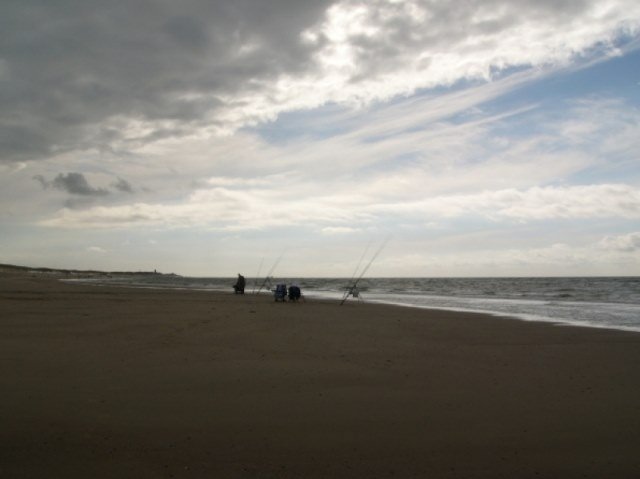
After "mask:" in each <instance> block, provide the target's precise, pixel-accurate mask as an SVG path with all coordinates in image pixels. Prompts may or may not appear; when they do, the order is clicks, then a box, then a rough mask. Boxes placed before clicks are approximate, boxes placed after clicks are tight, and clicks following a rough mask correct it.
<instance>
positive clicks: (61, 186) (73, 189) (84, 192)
mask: <svg viewBox="0 0 640 479" xmlns="http://www.w3.org/2000/svg"><path fill="white" fill-rule="evenodd" d="M33 179H34V180H36V181H37V182H38V183H40V184H41V185H42V187H43V188H44V189H48V188H55V189H57V190H61V191H66V192H67V193H69V194H71V195H78V196H89V197H91V196H106V195H108V194H109V191H107V190H106V189H104V188H94V187H93V186H91V185H90V184H89V182H88V181H87V179H86V178H85V177H84V175H83V174H82V173H67V174H64V173H60V174H59V175H58V176H56V177H55V178H54V179H53V180H52V181H48V180H47V179H46V178H45V177H44V176H42V175H35V176H34V177H33ZM119 180H121V179H120V178H119ZM121 181H122V182H123V184H124V185H127V186H129V187H130V185H129V184H128V183H127V182H126V181H124V180H121Z"/></svg>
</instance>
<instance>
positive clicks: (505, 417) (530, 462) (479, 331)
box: [0, 270, 640, 479]
mask: <svg viewBox="0 0 640 479" xmlns="http://www.w3.org/2000/svg"><path fill="white" fill-rule="evenodd" d="M57 278H58V276H57V275H55V274H49V275H47V274H34V273H29V272H19V271H8V270H5V271H1V272H0V331H1V334H0V391H1V394H0V477H2V478H28V477H29V478H67V479H68V478H170V477H175V478H334V477H340V478H387V477H389V478H390V477H396V478H409V477H420V478H502V477H504V478H564V479H566V478H583V477H590V478H637V477H640V454H639V453H638V451H640V334H638V333H630V332H621V331H612V330H603V329H602V330H600V329H586V328H577V327H562V326H555V325H551V324H543V323H533V322H524V321H518V320H512V319H504V318H493V317H490V316H483V315H477V314H462V313H453V312H443V311H435V310H419V309H409V308H399V307H391V306H382V305H372V304H366V303H357V302H354V301H351V302H347V303H346V304H345V305H344V306H342V307H341V306H339V305H338V304H337V303H334V302H322V301H312V300H309V299H308V300H307V301H306V302H302V303H298V304H290V303H286V304H283V303H275V302H274V301H273V299H272V298H271V297H269V296H256V295H244V296H242V295H234V294H232V293H231V292H230V294H213V293H207V292H195V291H162V290H150V289H127V288H115V287H102V286H91V285H83V284H68V283H62V282H59V281H58V280H57Z"/></svg>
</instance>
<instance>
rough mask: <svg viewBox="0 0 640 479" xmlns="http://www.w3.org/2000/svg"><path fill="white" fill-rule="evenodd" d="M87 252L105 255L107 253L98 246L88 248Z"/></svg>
mask: <svg viewBox="0 0 640 479" xmlns="http://www.w3.org/2000/svg"><path fill="white" fill-rule="evenodd" d="M87 251H89V252H90V253H98V254H105V253H106V252H107V250H106V249H104V248H101V247H100V246H89V247H88V248H87Z"/></svg>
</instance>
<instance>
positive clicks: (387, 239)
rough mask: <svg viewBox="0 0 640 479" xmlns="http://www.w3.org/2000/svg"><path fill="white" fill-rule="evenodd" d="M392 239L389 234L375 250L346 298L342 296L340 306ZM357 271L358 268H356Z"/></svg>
mask: <svg viewBox="0 0 640 479" xmlns="http://www.w3.org/2000/svg"><path fill="white" fill-rule="evenodd" d="M390 239H391V237H390V236H388V237H387V238H386V239H385V240H384V241H383V242H382V244H381V245H380V247H379V248H378V250H377V251H376V252H375V254H374V255H373V256H372V257H371V260H370V261H369V263H367V266H365V268H364V269H363V270H362V273H360V276H358V279H356V280H355V281H354V282H353V285H351V286H350V287H349V288H348V289H347V291H346V294H345V296H344V298H342V301H341V302H340V306H342V305H343V304H344V302H345V301H346V300H347V298H348V297H349V294H352V293H353V290H354V289H355V288H356V286H357V285H358V282H359V281H360V280H361V279H362V277H363V276H364V275H365V273H366V272H367V271H368V270H369V267H370V266H371V265H372V264H373V262H374V261H375V259H376V258H377V257H378V255H379V254H380V253H381V252H382V250H383V249H384V247H385V246H386V245H387V243H388V242H389V240H390ZM356 271H357V270H356Z"/></svg>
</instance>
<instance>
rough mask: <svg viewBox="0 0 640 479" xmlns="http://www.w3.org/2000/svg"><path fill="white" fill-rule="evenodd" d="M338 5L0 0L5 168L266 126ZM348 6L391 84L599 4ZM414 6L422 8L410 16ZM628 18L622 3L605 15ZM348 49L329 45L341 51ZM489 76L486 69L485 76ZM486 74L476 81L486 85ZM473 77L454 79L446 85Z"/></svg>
mask: <svg viewBox="0 0 640 479" xmlns="http://www.w3.org/2000/svg"><path fill="white" fill-rule="evenodd" d="M335 3H338V0H269V1H265V0H233V1H230V0H185V1H180V2H176V1H173V0H137V1H134V2H132V1H124V0H114V1H108V2H107V1H102V0H86V1H84V2H77V1H71V0H60V1H55V2H54V1H50V0H40V1H37V0H34V1H30V0H24V1H15V0H9V1H7V2H3V3H2V4H1V6H0V162H15V161H28V160H35V159H41V158H46V157H49V156H51V155H53V154H59V153H63V152H66V151H70V150H77V149H98V150H100V151H115V150H116V149H117V148H118V147H121V145H119V144H120V143H127V142H129V141H130V140H131V139H130V134H129V133H128V132H126V131H124V127H125V126H126V124H127V120H136V121H138V122H141V123H143V124H144V125H145V128H144V129H139V130H138V131H142V130H144V131H145V133H144V136H143V137H140V138H135V139H133V142H132V143H129V144H130V145H131V146H130V147H133V146H136V145H138V144H140V143H143V144H144V143H146V142H152V141H155V140H156V139H158V138H163V137H167V136H180V135H183V134H184V133H185V132H187V131H193V129H194V128H196V127H202V126H226V125H225V123H224V122H225V121H229V120H228V119H225V116H224V113H226V112H228V111H229V110H231V109H234V113H236V112H237V111H238V110H241V109H242V107H243V106H244V104H243V103H242V102H243V101H244V102H245V104H246V103H247V102H249V100H247V98H250V97H251V96H252V95H253V96H254V97H259V98H263V99H264V103H265V105H266V106H264V105H259V108H258V109H257V113H256V111H252V112H251V113H250V114H249V113H248V114H247V115H248V116H250V115H254V116H253V117H250V118H248V120H249V121H250V120H252V119H255V117H258V116H260V115H261V114H264V117H265V118H269V117H272V115H273V113H272V112H271V111H267V112H265V113H261V112H263V111H264V110H269V106H270V105H271V106H272V105H275V106H276V107H277V106H279V105H280V103H286V100H283V99H282V98H279V97H278V95H277V94H276V95H273V92H267V93H266V94H265V92H264V88H265V85H269V84H271V83H272V82H273V81H274V80H276V79H282V78H283V76H284V78H285V79H286V77H287V76H289V77H295V76H296V75H301V76H304V75H302V74H305V73H309V74H310V73H311V72H313V71H314V69H316V68H317V64H316V63H315V61H316V57H314V53H317V52H318V51H320V50H322V48H323V47H324V46H326V45H328V44H329V42H330V41H332V39H331V38H330V36H331V33H327V32H326V31H325V32H323V31H322V29H321V28H318V26H319V25H320V24H322V22H323V21H324V20H325V19H326V18H327V17H326V16H325V13H326V12H327V10H328V8H329V7H330V6H331V5H333V4H335ZM340 3H341V4H342V5H343V6H344V7H345V8H346V9H349V8H351V7H360V8H362V7H363V5H364V6H366V7H368V8H367V9H366V15H367V22H366V23H367V25H369V26H373V27H375V28H373V29H363V30H362V32H359V31H355V30H354V31H351V32H349V38H348V42H349V44H350V46H351V47H352V48H353V49H354V50H355V54H354V55H353V58H351V59H350V63H353V64H354V65H356V67H355V68H353V71H352V72H350V73H349V74H350V75H351V77H352V82H354V83H358V82H361V81H362V80H367V81H371V82H372V83H375V81H376V80H377V81H384V80H385V78H386V77H385V76H386V75H393V74H394V73H396V72H398V71H402V69H403V68H405V67H406V65H408V64H411V62H413V61H414V60H415V59H418V58H419V59H421V60H420V61H421V62H422V63H421V65H422V66H424V65H429V64H430V63H431V62H432V61H433V58H437V57H438V56H439V55H441V54H447V53H449V52H451V51H454V52H455V53H456V54H460V55H463V56H465V58H469V59H470V60H469V62H470V63H473V59H474V58H475V57H476V56H478V55H476V54H477V53H479V52H480V53H484V54H485V55H486V54H487V53H486V52H494V51H496V50H497V49H499V47H500V41H501V39H502V38H503V37H501V36H500V35H499V34H500V33H501V32H507V31H508V32H510V35H506V38H512V37H513V35H514V34H515V33H514V32H518V31H520V30H523V31H527V29H528V28H531V25H537V24H539V25H547V26H549V31H564V30H565V29H566V30H568V31H569V32H570V31H571V29H574V30H575V31H585V28H582V29H581V28H580V27H581V25H580V21H578V20H580V19H581V18H582V19H585V18H592V17H594V15H595V16H597V15H596V13H598V12H597V10H598V5H599V4H598V3H597V2H595V0H540V1H533V0H512V1H506V0H469V1H465V2H458V3H455V2H444V1H435V0H416V1H415V2H388V1H382V0H371V1H369V2H362V1H360V0H342V1H341V2H340ZM416 5H417V6H418V7H419V8H417V9H412V7H415V6H416ZM623 10H624V5H623V2H622V1H620V2H618V3H617V4H616V5H613V6H612V7H611V13H610V16H613V17H615V16H616V15H620V12H621V11H623ZM416 11H420V13H416ZM423 14H424V17H422V16H421V15H423ZM603 18H604V17H603ZM576 19H578V20H576ZM343 21H346V20H343ZM309 29H311V30H313V31H314V32H316V36H315V38H314V39H313V40H309V38H306V37H304V38H303V35H301V34H302V33H303V32H305V31H307V30H309ZM586 30H588V29H586ZM370 31H374V32H375V33H374V34H370V33H369V32H370ZM523 35H524V34H523ZM338 36H340V35H338ZM516 36H517V34H516ZM305 38H306V40H305ZM522 38H525V39H526V36H522ZM468 40H472V41H468ZM342 46H343V45H340V44H338V45H337V46H336V45H333V47H334V48H333V50H334V51H340V49H341V47H342ZM558 48H560V47H558ZM560 49H561V48H560ZM325 53H326V52H325ZM574 53H575V52H574ZM491 61H495V63H497V67H499V68H503V67H504V66H505V65H506V66H509V64H508V62H509V61H511V62H512V64H515V65H516V66H519V65H520V63H518V59H516V60H513V59H511V60H509V61H507V60H504V59H502V58H501V57H500V55H498V56H497V57H496V58H495V59H493V60H491ZM463 63H464V62H463ZM523 64H526V60H523ZM492 66H494V65H489V64H488V63H487V64H486V65H482V66H481V67H478V68H480V69H481V68H484V69H485V70H486V71H489V69H490V68H491V67H492ZM478 68H476V70H474V71H475V73H474V74H476V75H480V74H481V72H480V73H478V71H479V70H478ZM466 74H467V73H466V72H462V73H459V72H458V73H455V74H452V75H451V77H450V78H449V79H448V80H446V81H455V80H457V79H459V76H460V75H462V76H464V75H466ZM469 74H471V73H469ZM456 75H458V76H456ZM309 77H312V75H311V74H310V75H309ZM305 78H307V77H305ZM440 81H441V82H443V84H444V83H446V81H445V80H440ZM392 93H393V92H392ZM403 93H407V92H406V91H405V92H403ZM270 95H271V96H270ZM353 95H356V94H355V93H354V94H353ZM238 99H240V100H238ZM243 99H244V100H243ZM324 101H331V99H330V98H329V99H326V98H319V100H318V103H323V102H324ZM279 102H280V103H279ZM297 106H298V107H300V105H299V104H298V105H297ZM302 106H303V107H304V105H302ZM283 109H286V107H283ZM275 110H277V108H274V111H275ZM243 114H244V112H240V113H239V116H242V115H243ZM270 114H271V116H270ZM243 118H244V117H243ZM237 121H238V122H239V123H241V122H242V121H244V120H237ZM114 124H117V125H119V126H116V127H114ZM125 138H126V140H127V141H126V142H124V141H123V140H124V139H125Z"/></svg>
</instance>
